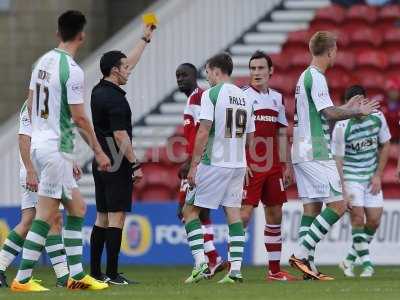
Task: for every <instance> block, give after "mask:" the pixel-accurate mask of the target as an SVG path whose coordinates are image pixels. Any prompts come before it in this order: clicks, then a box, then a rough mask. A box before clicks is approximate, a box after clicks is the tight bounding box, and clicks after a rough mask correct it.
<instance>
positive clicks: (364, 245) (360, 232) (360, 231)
mask: <svg viewBox="0 0 400 300" xmlns="http://www.w3.org/2000/svg"><path fill="white" fill-rule="evenodd" d="M352 235H353V246H354V249H355V250H356V252H357V256H358V257H359V258H360V259H361V262H362V265H363V267H364V268H365V267H372V263H371V259H370V257H369V247H368V246H369V244H368V242H367V238H366V235H365V233H364V228H353V230H352Z"/></svg>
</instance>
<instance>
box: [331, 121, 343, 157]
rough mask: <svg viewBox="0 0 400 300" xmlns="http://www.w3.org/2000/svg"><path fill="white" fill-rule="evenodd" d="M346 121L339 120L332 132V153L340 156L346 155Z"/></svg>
mask: <svg viewBox="0 0 400 300" xmlns="http://www.w3.org/2000/svg"><path fill="white" fill-rule="evenodd" d="M346 124H347V123H344V122H337V123H336V124H335V127H334V129H333V132H332V144H331V150H332V154H333V155H335V156H339V157H344V153H345V147H346V144H345V142H344V132H345V130H346Z"/></svg>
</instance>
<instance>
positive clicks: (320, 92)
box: [311, 71, 333, 111]
mask: <svg viewBox="0 0 400 300" xmlns="http://www.w3.org/2000/svg"><path fill="white" fill-rule="evenodd" d="M316 72H318V71H316ZM312 79H313V82H312V86H311V97H312V99H313V101H314V104H315V107H316V109H317V111H321V110H323V109H324V108H327V107H331V106H333V102H332V99H331V97H330V96H329V90H328V84H327V83H326V79H325V77H324V76H323V75H322V74H319V73H317V74H315V75H312Z"/></svg>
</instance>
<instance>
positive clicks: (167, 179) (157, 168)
mask: <svg viewBox="0 0 400 300" xmlns="http://www.w3.org/2000/svg"><path fill="white" fill-rule="evenodd" d="M142 171H143V179H142V180H143V181H144V183H145V185H146V186H147V185H164V186H167V187H174V188H175V187H178V186H179V178H178V171H177V168H171V167H168V166H166V165H163V164H160V163H144V164H143V166H142Z"/></svg>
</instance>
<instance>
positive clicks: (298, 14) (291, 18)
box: [271, 10, 315, 22]
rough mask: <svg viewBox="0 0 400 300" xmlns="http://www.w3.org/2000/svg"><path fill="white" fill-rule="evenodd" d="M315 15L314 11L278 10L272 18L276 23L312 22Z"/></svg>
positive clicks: (273, 13)
mask: <svg viewBox="0 0 400 300" xmlns="http://www.w3.org/2000/svg"><path fill="white" fill-rule="evenodd" d="M314 14H315V13H314V11H313V10H277V11H274V12H272V14H271V18H272V20H273V21H274V22H310V21H311V20H312V19H313V18H314Z"/></svg>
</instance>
